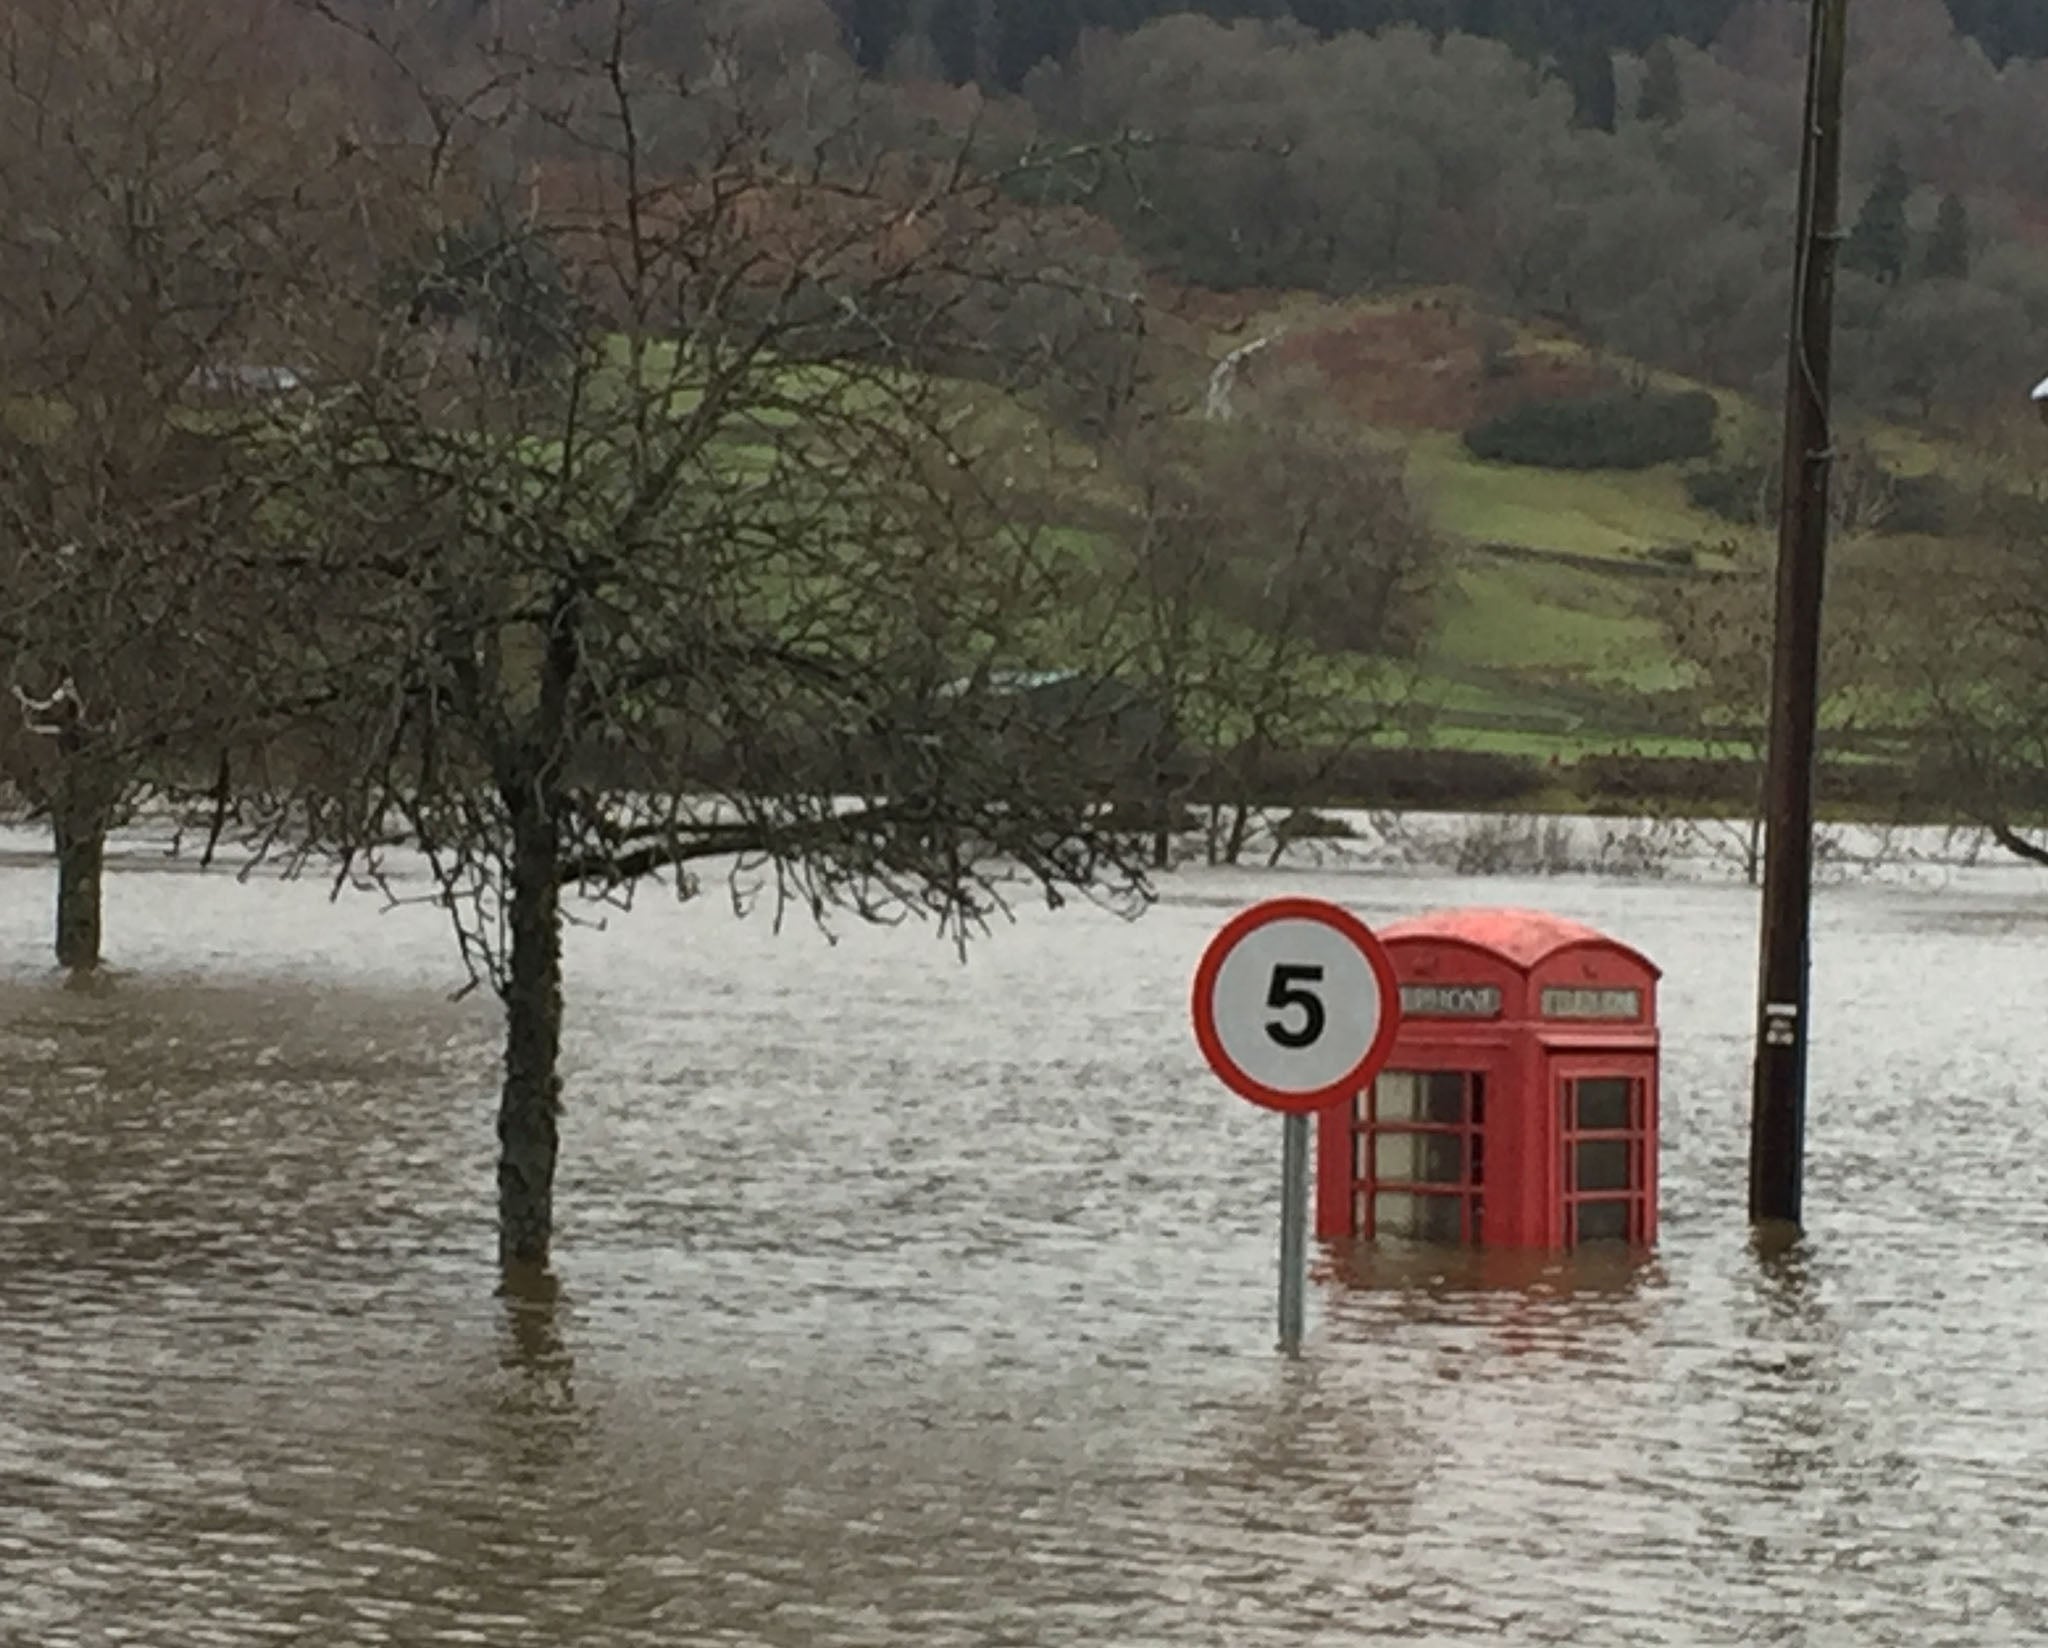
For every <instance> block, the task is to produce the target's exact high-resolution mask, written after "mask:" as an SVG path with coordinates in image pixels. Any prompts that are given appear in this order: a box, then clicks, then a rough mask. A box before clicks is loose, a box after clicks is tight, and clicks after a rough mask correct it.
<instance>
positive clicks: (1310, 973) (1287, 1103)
mask: <svg viewBox="0 0 2048 1648" xmlns="http://www.w3.org/2000/svg"><path fill="white" fill-rule="evenodd" d="M1193 1007H1194V1020H1195V1040H1196V1042H1197V1043H1199V1044H1200V1046H1201V1049H1202V1055H1203V1057H1205V1058H1206V1059H1207V1060H1208V1061H1209V1067H1210V1068H1211V1069H1212V1070H1214V1071H1215V1072H1216V1074H1217V1075H1218V1076H1219V1077H1220V1078H1221V1079H1222V1081H1223V1084H1224V1085H1225V1086H1226V1087H1228V1088H1229V1089H1230V1090H1231V1091H1232V1092H1233V1093H1235V1094H1237V1095H1238V1097H1240V1098H1243V1099H1249V1100H1250V1101H1251V1102H1252V1103H1253V1104H1257V1105H1262V1106H1264V1107H1265V1108H1266V1109H1268V1110H1277V1111H1279V1112H1280V1113H1281V1115H1282V1116H1283V1117H1285V1118H1286V1119H1285V1123H1284V1128H1283V1132H1282V1136H1281V1170H1280V1348H1281V1349H1282V1350H1283V1351H1285V1352H1286V1353H1287V1354H1288V1355H1289V1356H1296V1355H1299V1354H1300V1352H1301V1326H1302V1307H1303V1296H1304V1294H1305V1293H1306V1291H1307V1270H1308V1248H1307V1223H1308V1131H1309V1120H1308V1119H1309V1117H1310V1116H1312V1115H1314V1114H1315V1112H1317V1111H1318V1110H1322V1109H1325V1108H1326V1107H1328V1106H1330V1105H1333V1104H1345V1103H1349V1102H1350V1101H1351V1100H1352V1099H1353V1098H1354V1097H1355V1096H1356V1095H1357V1094H1358V1093H1359V1092H1360V1091H1361V1090H1362V1089H1363V1088H1364V1087H1365V1086H1367V1084H1369V1083H1370V1082H1371V1081H1372V1079H1373V1077H1374V1076H1376V1075H1378V1074H1379V1071H1380V1067H1381V1066H1382V1065H1383V1064H1385V1063H1386V1060H1387V1054H1388V1052H1389V1050H1390V1049H1391V1048H1392V1047H1393V1044H1394V1032H1395V1030H1396V1029H1397V1028H1398V1027H1399V1024H1400V1019H1401V998H1400V992H1399V990H1398V988H1397V987H1396V985H1395V982H1394V966H1393V963H1392V962H1391V961H1390V960H1389V959H1388V957H1387V953H1386V951H1385V949H1383V948H1382V947H1381V945H1380V941H1379V940H1378V939H1377V938H1375V937H1374V936H1373V933H1372V930H1371V929H1370V928H1369V927H1367V926H1366V925H1365V923H1364V922H1362V921H1360V920H1359V919H1358V918H1357V917H1356V916H1354V915H1352V914H1351V913H1350V911H1348V910H1345V909H1342V908H1340V907H1339V906H1337V905H1335V904H1330V903H1327V902H1325V901H1323V900H1321V899H1313V898H1279V899H1272V900H1269V901H1268V902H1266V903H1264V904H1255V905H1253V906H1252V907H1251V908H1250V909H1248V910H1244V911H1241V912H1240V913H1239V914H1238V915H1236V916H1235V917H1233V918H1232V919H1231V920H1230V921H1229V922H1228V923H1227V924H1226V925H1225V926H1224V928H1223V930H1222V931H1221V932H1220V933H1218V934H1217V935H1216V936H1215V938H1213V939H1211V940H1210V941H1209V947H1208V949H1206V950H1205V951H1204V952H1203V953H1202V960H1201V964H1200V965H1199V966H1198V967H1197V968H1196V969H1195V984H1194V1001H1193Z"/></svg>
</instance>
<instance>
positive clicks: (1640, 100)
mask: <svg viewBox="0 0 2048 1648" xmlns="http://www.w3.org/2000/svg"><path fill="white" fill-rule="evenodd" d="M1684 113H1685V86H1684V84H1683V83H1682V82H1681V81H1680V80H1679V78H1678V54H1677V53H1676V52H1674V51H1673V50H1672V49H1671V42H1670V41H1669V40H1659V41H1658V42H1657V43H1656V44H1655V45H1654V46H1652V47H1651V48H1650V50H1649V53H1648V55H1646V56H1645V57H1644V58H1643V86H1642V90H1641V91H1640V92H1639V93H1638V94H1637V95H1636V119H1638V120H1641V121H1646V122H1653V123H1655V124H1657V125H1660V126H1668V125H1670V124H1671V123H1672V122H1673V121H1674V120H1676V119H1678V117H1679V116H1680V115H1682V114H1684Z"/></svg>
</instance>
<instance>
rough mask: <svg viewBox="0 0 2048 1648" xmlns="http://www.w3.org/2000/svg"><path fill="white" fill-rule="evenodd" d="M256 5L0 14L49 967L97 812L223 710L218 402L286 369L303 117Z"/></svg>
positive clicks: (28, 658) (4, 187)
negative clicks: (51, 943) (267, 351)
mask: <svg viewBox="0 0 2048 1648" xmlns="http://www.w3.org/2000/svg"><path fill="white" fill-rule="evenodd" d="M272 22H273V19H272V17H271V15H270V13H269V12H268V11H267V10H266V9H265V8H263V7H261V6H257V5H252V4H228V5H220V4H214V3H212V0H22V3H21V4H19V5H15V6H10V7H9V8H8V11H7V14H6V16H5V17H4V18H0V373H4V375H5V378H6V382H7V386H8V394H9V397H10V398H9V400H8V402H7V409H6V410H7V416H6V419H5V424H4V428H0V672H4V674H5V676H6V684H7V686H8V688H9V689H11V693H12V697H13V699H14V701H15V704H16V706H17V707H18V709H19V712H20V717H21V719H20V721H19V723H18V726H17V735H16V736H15V737H14V738H12V739H10V740H8V741H7V744H6V749H7V752H8V765H9V768H10V775H11V776H12V778H13V779H14V781H15V783H16V785H17V786H18V787H19V788H21V789H22V790H23V791H24V792H25V793H26V794H27V796H28V797H29V798H30V800H31V802H32V803H33V804H34V805H35V806H36V807H37V808H38V809H40V810H41V811H42V812H43V813H44V814H46V815H47V817H48V818H49V821H50V824H51V828H52V831H53V834H54V837H55V843H56V849H57V861H58V900H57V931H56V951H57V959H58V961H59V963H60V964H61V965H63V966H66V967H69V968H73V969H89V968H92V967H95V966H97V965H98V963H99V961H100V951H101V933H100V927H101V921H100V874H101V864H102V859H103V853H104V843H105V837H106V833H107V831H108V829H109V828H110V827H111V826H112V825H113V824H114V823H115V822H116V821H117V820H118V819H119V817H120V816H121V814H122V812H123V810H124V808H125V807H126V806H127V805H128V804H129V803H130V801H131V800H132V799H133V798H134V796H135V795H136V793H137V792H138V789H139V788H141V787H142V786H145V785H155V786H158V787H163V786H167V785H174V784H179V783H184V782H188V781H190V780H192V779H193V777H194V774H195V772H201V771H203V772H205V773H208V774H210V773H212V772H213V771H214V770H215V767H216V765H217V756H218V749H219V748H220V747H221V743H222V740H223V739H225V738H226V737H227V736H228V735H229V723H230V721H232V720H233V719H234V718H235V716H236V715H237V714H238V713H239V711H238V710H237V708H236V696H237V695H236V692H235V690H234V686H233V683H232V680H231V672H229V671H227V670H226V669H224V667H223V666H224V665H225V664H226V663H227V661H228V660H227V655H226V653H225V651H224V649H223V647H222V646H220V645H218V644H209V642H208V640H207V627H208V624H209V623H210V622H211V620H212V618H213V617H214V616H215V615H217V614H219V613H220V612H222V611H223V610H224V608H225V606H226V605H227V604H230V602H231V599H232V594H231V592H230V591H228V590H227V589H226V588H225V586H224V585H223V582H222V578H221V570H222V562H221V561H220V560H219V559H217V558H216V557H215V556H214V554H213V545H214V541H215V539H216V537H217V536H218V535H219V534H221V533H223V532H229V531H233V530H235V529H236V528H235V525H234V523H236V522H246V521H247V520H248V519H249V500H248V498H247V496H246V495H245V494H244V492H243V491H242V489H241V487H240V482H239V479H238V477H239V476H240V474H241V470H240V466H239V465H238V464H237V463H236V462H235V461H234V458H233V450H234V447H235V440H234V425H235V422H236V416H235V412H234V406H235V404H236V403H237V402H238V401H239V399H240V398H241V396H242V394H243V392H245V391H248V392H256V393H270V392H273V391H275V390H277V389H278V388H279V387H280V385H281V384H282V383H283V382H284V381H285V380H286V378H287V377H288V374H282V375H281V374H280V370H279V369H278V368H277V367H276V366H274V365H267V364H266V363H265V357H264V356H263V355H262V354H261V353H260V350H261V349H262V348H263V346H264V343H265V341H266V339H267V336H268V334H267V333H266V329H265V328H266V325H267V323H268V322H270V321H271V320H272V319H274V307H273V306H274V304H275V302H276V301H277V300H278V299H279V297H280V296H281V292H282V284H281V282H282V277H283V276H284V274H285V272H286V271H287V270H289V269H290V268H291V267H292V263H291V259H290V256H289V254H288V251H287V248H286V241H287V239H288V238H289V229H290V225H291V223H292V222H293V220H294V219H295V218H296V217H297V216H299V215H300V214H301V211H302V208H303V201H302V199H301V191H302V188H303V183H302V180H303V177H304V175H305V169H306V164H307V155H306V149H307V145H308V143H309V142H310V141H312V140H313V139H314V135H315V133H316V132H317V130H318V121H317V120H316V119H315V118H314V115H315V111H314V110H313V109H312V108H311V107H309V106H308V104H307V103H306V101H305V100H304V99H303V98H302V97H300V96H299V93H300V92H301V91H302V90H303V86H302V84H301V83H299V82H297V81H296V80H295V78H294V75H293V73H292V71H291V67H290V62H289V59H288V55H287V53H286V51H285V47H284V44H283V42H282V41H281V40H280V39H279V38H278V37H277V36H276V34H275V32H274V30H273V28H272ZM215 640H216V642H217V641H218V636H217V635H216V637H215Z"/></svg>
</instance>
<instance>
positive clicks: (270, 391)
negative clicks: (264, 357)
mask: <svg viewBox="0 0 2048 1648" xmlns="http://www.w3.org/2000/svg"><path fill="white" fill-rule="evenodd" d="M185 381H186V383H187V384H188V385H190V386H191V387H192V388H194V389H206V390H211V391H213V392H214V393H216V394H233V393H240V394H249V395H289V394H291V393H292V392H293V391H294V390H299V389H303V388H305V387H306V378H305V374H304V373H302V372H301V371H299V369H298V368H297V367H295V366H239V365H231V366H199V367H194V368H193V370H192V375H191V376H190V377H188V378H187V379H186V380H185Z"/></svg>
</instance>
